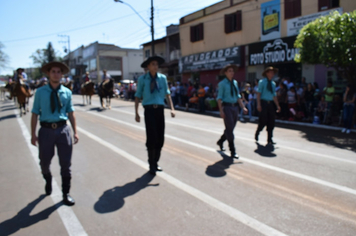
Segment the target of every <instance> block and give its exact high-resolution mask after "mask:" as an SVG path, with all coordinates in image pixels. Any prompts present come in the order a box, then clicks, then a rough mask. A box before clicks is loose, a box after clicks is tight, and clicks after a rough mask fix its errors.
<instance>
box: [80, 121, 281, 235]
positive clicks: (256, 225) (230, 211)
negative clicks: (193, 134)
mask: <svg viewBox="0 0 356 236" xmlns="http://www.w3.org/2000/svg"><path fill="white" fill-rule="evenodd" d="M77 129H78V131H79V132H81V133H83V134H84V135H86V136H88V137H89V138H91V139H93V140H94V141H96V142H98V143H100V144H101V145H103V146H105V147H107V148H109V149H111V150H112V151H114V152H116V153H117V154H119V155H120V156H122V157H124V158H126V159H127V160H129V161H131V162H133V163H134V164H136V165H138V166H140V167H142V168H143V169H145V170H148V166H147V165H148V164H147V163H146V162H144V161H142V160H140V159H139V158H137V157H135V156H133V155H131V154H129V153H127V152H125V151H123V150H122V149H119V148H118V147H116V146H114V145H113V144H110V143H108V142H106V141H105V140H103V139H101V138H99V137H98V136H96V135H94V134H92V133H90V132H88V131H86V130H84V129H82V128H80V127H77ZM157 175H158V176H159V177H161V178H162V179H164V180H166V181H167V182H168V183H170V184H172V185H173V186H175V187H177V188H178V189H180V190H183V191H184V192H186V193H188V194H190V195H192V196H193V197H195V198H197V199H199V200H201V201H203V202H205V203H206V204H208V205H210V206H211V207H213V208H216V209H217V210H220V211H222V212H223V213H225V214H227V215H229V216H230V217H232V218H234V219H235V220H238V221H240V222H241V223H243V224H245V225H247V226H249V227H250V228H252V229H254V230H256V231H258V232H260V233H262V234H264V235H285V234H283V233H282V232H280V231H278V230H276V229H274V228H271V227H270V226H268V225H265V224H263V223H261V222H259V221H257V220H255V219H253V218H251V217H250V216H248V215H246V214H245V213H243V212H240V211H238V210H237V209H235V208H233V207H231V206H229V205H226V204H225V203H223V202H221V201H219V200H217V199H215V198H213V197H211V196H209V195H208V194H206V193H204V192H202V191H200V190H198V189H196V188H194V187H191V186H190V185H187V184H185V183H183V182H181V181H180V180H178V179H176V178H174V177H172V176H170V175H169V174H167V173H164V172H162V173H157Z"/></svg>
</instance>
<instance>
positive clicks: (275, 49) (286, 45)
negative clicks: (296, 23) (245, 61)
mask: <svg viewBox="0 0 356 236" xmlns="http://www.w3.org/2000/svg"><path fill="white" fill-rule="evenodd" d="M295 39H296V37H295V36H293V37H288V38H283V39H276V40H272V41H268V42H263V43H254V44H250V45H249V62H250V65H251V66H252V65H264V64H269V65H271V64H276V63H285V62H294V56H295V54H296V53H298V51H299V50H298V49H297V48H294V41H295Z"/></svg>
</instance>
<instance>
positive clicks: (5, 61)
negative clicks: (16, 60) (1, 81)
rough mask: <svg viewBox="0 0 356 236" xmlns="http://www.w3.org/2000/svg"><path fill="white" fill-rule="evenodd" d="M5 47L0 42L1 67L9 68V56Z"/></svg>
mask: <svg viewBox="0 0 356 236" xmlns="http://www.w3.org/2000/svg"><path fill="white" fill-rule="evenodd" d="M3 48H5V46H4V45H3V44H2V43H1V42H0V69H5V68H7V65H8V63H9V56H8V55H7V54H6V53H4V52H3Z"/></svg>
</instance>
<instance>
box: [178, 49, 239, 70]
mask: <svg viewBox="0 0 356 236" xmlns="http://www.w3.org/2000/svg"><path fill="white" fill-rule="evenodd" d="M240 60H241V56H240V47H230V48H225V49H220V50H215V51H210V52H204V53H197V54H193V55H189V56H185V57H181V58H180V60H179V72H180V73H185V72H191V71H202V70H218V69H221V68H223V67H224V66H226V65H227V64H235V65H240Z"/></svg>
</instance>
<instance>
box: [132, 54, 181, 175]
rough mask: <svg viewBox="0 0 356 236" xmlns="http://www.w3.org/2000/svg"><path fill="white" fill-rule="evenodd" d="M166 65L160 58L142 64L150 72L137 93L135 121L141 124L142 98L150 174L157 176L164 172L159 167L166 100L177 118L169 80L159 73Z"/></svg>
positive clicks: (139, 83) (152, 58)
mask: <svg viewBox="0 0 356 236" xmlns="http://www.w3.org/2000/svg"><path fill="white" fill-rule="evenodd" d="M162 63H164V59H163V58H162V57H159V56H153V57H149V58H148V59H147V60H146V61H144V62H143V63H142V64H141V67H142V68H147V69H148V72H147V73H146V74H144V75H142V76H140V77H139V78H138V85H137V90H136V93H135V112H136V116H135V120H136V122H140V115H139V113H138V105H139V101H140V99H141V98H143V100H142V106H143V107H144V109H145V111H144V115H145V125H146V147H147V151H148V164H149V173H150V174H152V175H156V171H162V168H161V167H160V166H158V161H159V159H160V156H161V149H162V147H163V143H164V127H165V122H164V105H165V103H164V99H165V98H166V100H167V102H168V103H169V105H170V107H171V116H172V117H175V112H174V107H173V104H172V99H171V96H170V91H169V87H168V84H167V78H166V76H165V75H163V74H161V73H158V67H159V65H161V64H162Z"/></svg>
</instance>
